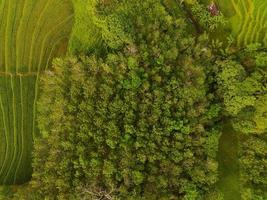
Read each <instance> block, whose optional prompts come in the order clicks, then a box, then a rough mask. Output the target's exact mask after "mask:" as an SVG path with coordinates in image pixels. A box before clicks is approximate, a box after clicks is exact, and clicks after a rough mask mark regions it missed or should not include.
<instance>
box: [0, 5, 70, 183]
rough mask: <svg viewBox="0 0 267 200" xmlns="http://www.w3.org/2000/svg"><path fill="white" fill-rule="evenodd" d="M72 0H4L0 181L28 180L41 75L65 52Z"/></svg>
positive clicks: (0, 37) (0, 35)
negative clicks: (55, 58)
mask: <svg viewBox="0 0 267 200" xmlns="http://www.w3.org/2000/svg"><path fill="white" fill-rule="evenodd" d="M72 22H73V9H72V3H71V0H19V1H18V0H0V138H1V139H0V184H19V183H23V182H25V181H27V180H29V179H30V176H31V150H32V143H33V138H34V135H35V133H36V123H35V115H36V114H35V113H36V111H35V104H36V98H37V93H38V91H37V90H38V87H37V86H38V79H39V74H40V73H41V72H42V71H43V70H45V69H47V68H48V67H49V64H50V63H51V61H52V59H53V57H55V56H59V55H62V54H65V52H66V49H67V43H68V39H69V35H70V32H71V27H72Z"/></svg>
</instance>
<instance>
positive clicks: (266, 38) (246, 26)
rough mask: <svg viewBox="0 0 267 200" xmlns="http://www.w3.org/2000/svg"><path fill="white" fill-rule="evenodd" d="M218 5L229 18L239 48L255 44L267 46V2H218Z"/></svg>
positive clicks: (218, 0)
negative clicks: (259, 43)
mask: <svg viewBox="0 0 267 200" xmlns="http://www.w3.org/2000/svg"><path fill="white" fill-rule="evenodd" d="M216 4H217V5H218V6H219V9H220V10H221V11H222V12H223V13H224V15H225V16H226V17H228V19H229V21H230V24H229V26H230V27H229V28H230V29H231V30H232V35H233V36H234V38H236V41H237V45H238V46H245V45H248V44H251V43H253V42H261V43H263V44H264V45H265V46H267V1H266V0H216Z"/></svg>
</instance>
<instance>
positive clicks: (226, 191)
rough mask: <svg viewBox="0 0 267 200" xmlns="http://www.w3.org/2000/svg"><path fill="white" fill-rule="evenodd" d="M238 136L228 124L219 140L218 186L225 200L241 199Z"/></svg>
mask: <svg viewBox="0 0 267 200" xmlns="http://www.w3.org/2000/svg"><path fill="white" fill-rule="evenodd" d="M238 148H239V147H238V136H237V133H236V132H234V130H233V128H232V127H231V126H230V125H229V124H227V125H225V126H224V128H223V133H222V136H221V138H220V140H219V151H218V161H219V173H220V181H219V183H218V187H219V189H220V191H221V192H222V193H223V195H224V200H240V199H241V197H240V182H239V174H240V172H239V163H238Z"/></svg>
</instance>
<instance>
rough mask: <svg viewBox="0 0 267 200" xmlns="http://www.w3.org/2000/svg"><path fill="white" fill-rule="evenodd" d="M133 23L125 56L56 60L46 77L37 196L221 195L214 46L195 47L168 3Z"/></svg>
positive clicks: (150, 4) (134, 16) (138, 13)
mask: <svg viewBox="0 0 267 200" xmlns="http://www.w3.org/2000/svg"><path fill="white" fill-rule="evenodd" d="M137 5H139V7H138V8H137V7H136V6H137ZM140 6H141V7H140ZM122 14H123V13H121V12H120V15H122ZM124 16H128V17H130V19H131V26H133V27H134V28H133V30H134V31H133V32H131V34H130V37H129V38H131V42H130V43H128V44H127V43H126V42H125V45H124V47H123V49H119V50H115V51H114V52H111V53H108V54H107V55H106V56H105V57H102V58H98V57H96V56H89V57H86V56H79V57H70V58H66V59H64V60H56V61H55V63H54V66H53V69H52V71H48V72H47V73H46V75H45V76H44V77H43V84H42V90H43V91H42V95H41V98H40V101H39V104H38V107H39V109H38V110H39V114H38V116H39V120H38V124H39V128H40V131H41V136H40V138H39V139H36V145H35V146H36V150H35V157H34V163H33V165H34V168H35V172H34V174H33V181H32V187H33V188H35V189H36V191H37V193H39V194H40V195H43V196H46V197H50V198H51V199H53V198H55V197H56V198H59V199H71V198H73V199H75V198H78V197H77V196H75V194H76V195H77V194H78V193H79V192H78V191H80V194H81V195H83V194H84V195H86V194H87V193H86V191H87V190H88V191H90V192H92V193H93V194H91V195H97V194H99V193H100V191H105V192H106V194H109V193H112V195H114V197H117V198H120V199H140V198H143V199H179V198H185V199H192V198H193V199H194V198H201V197H202V196H204V195H210V196H212V195H213V194H209V193H211V192H213V191H214V190H215V185H214V184H215V183H216V181H217V174H218V173H217V167H218V164H217V161H216V151H217V145H218V138H219V131H218V130H217V129H216V126H215V124H214V121H215V120H216V119H217V116H218V109H217V107H216V105H215V104H213V103H212V102H213V99H214V97H213V95H212V94H211V93H210V89H211V88H210V87H209V84H208V83H209V73H210V70H209V68H210V67H211V66H212V65H211V61H210V60H212V56H211V51H210V50H209V48H208V47H207V40H206V39H205V37H200V38H199V41H198V43H196V42H195V39H194V37H193V36H192V35H190V33H188V32H187V24H186V23H185V21H184V20H183V18H181V17H180V16H179V15H177V16H175V15H172V14H171V12H168V10H167V9H166V7H165V6H164V5H163V4H161V3H160V1H146V2H145V3H142V5H141V4H136V5H134V3H133V5H132V7H131V8H130V9H127V13H126V14H125V15H124ZM116 18H117V16H116V15H115V16H112V17H111V21H110V22H112V23H114V21H113V20H115V21H116V22H118V23H119V20H117V19H116ZM110 22H109V23H110ZM116 24H117V23H116ZM112 26H113V27H114V28H115V29H116V30H113V31H112V33H113V36H114V35H116V34H117V33H119V31H117V30H120V28H118V27H120V26H118V27H117V26H114V25H112ZM122 32H123V31H122ZM118 35H119V36H120V34H118ZM123 35H125V34H123ZM122 38H124V36H122ZM113 41H117V39H116V40H115V39H114V40H112V38H110V37H109V38H108V40H107V41H106V44H107V45H109V46H110V48H115V47H116V48H119V46H116V45H114V43H113ZM127 41H128V40H127ZM47 105H51V106H47ZM48 180H55V181H49V182H48ZM178 180H179V181H178ZM87 195H88V194H87Z"/></svg>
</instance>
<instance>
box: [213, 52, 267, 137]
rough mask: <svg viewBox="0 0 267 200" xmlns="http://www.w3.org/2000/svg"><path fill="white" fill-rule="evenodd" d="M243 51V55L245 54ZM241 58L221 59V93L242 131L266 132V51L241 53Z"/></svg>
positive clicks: (219, 77) (219, 80) (225, 105)
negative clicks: (237, 59) (235, 59)
mask: <svg viewBox="0 0 267 200" xmlns="http://www.w3.org/2000/svg"><path fill="white" fill-rule="evenodd" d="M242 54H243V55H242ZM242 54H241V55H240V57H241V61H238V62H237V61H233V60H230V61H229V60H228V61H222V62H221V61H220V62H218V64H219V71H220V72H219V73H218V76H217V80H218V84H219V90H218V93H219V95H220V96H221V97H222V98H223V104H224V111H225V112H226V115H228V116H231V117H232V118H233V126H234V127H235V128H236V129H237V130H238V131H241V132H242V133H264V132H266V130H267V123H266V122H267V117H266V109H265V108H266V105H267V104H266V102H267V101H266V93H267V85H266V82H265V80H266V76H267V73H266V69H265V68H266V66H264V63H262V62H260V63H259V61H258V60H259V57H261V60H264V59H265V57H264V56H263V55H264V52H259V53H257V51H256V50H255V51H251V50H249V51H248V52H245V53H242Z"/></svg>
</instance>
